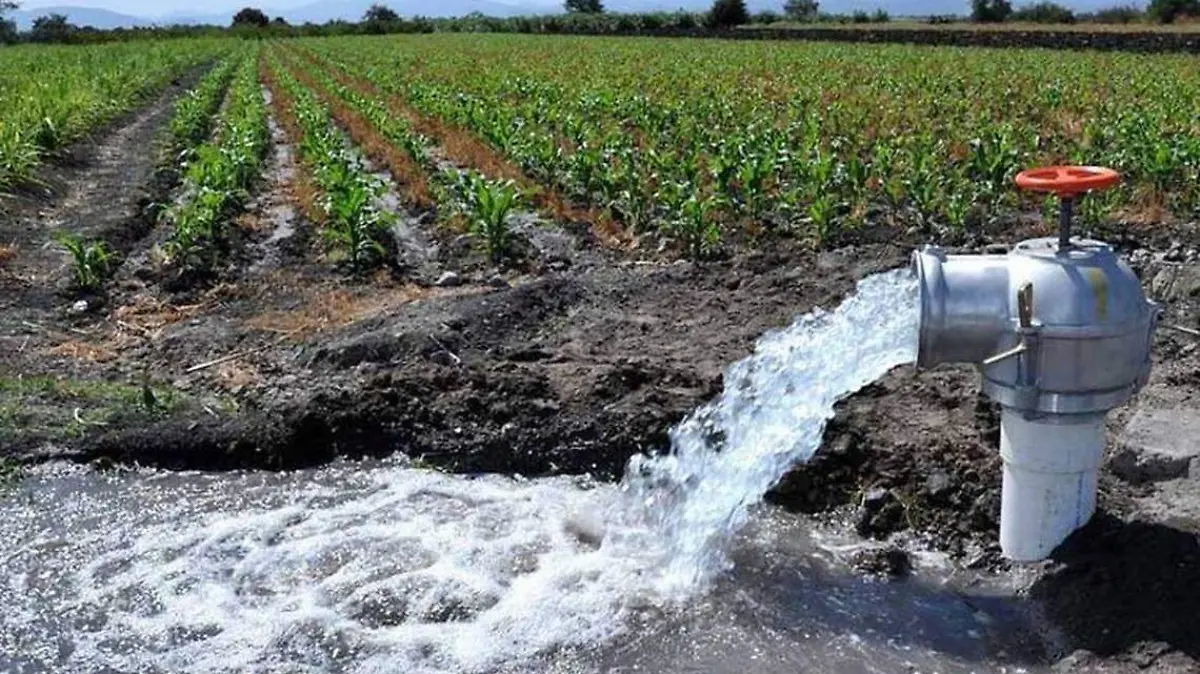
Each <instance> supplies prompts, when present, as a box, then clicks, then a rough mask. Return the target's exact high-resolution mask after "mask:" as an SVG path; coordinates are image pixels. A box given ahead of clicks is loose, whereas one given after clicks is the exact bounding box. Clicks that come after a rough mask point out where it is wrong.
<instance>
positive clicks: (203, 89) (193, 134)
mask: <svg viewBox="0 0 1200 674" xmlns="http://www.w3.org/2000/svg"><path fill="white" fill-rule="evenodd" d="M234 65H235V62H234V61H233V60H226V61H224V62H222V63H220V64H219V65H217V66H216V67H215V68H213V69H212V70H210V71H208V73H207V74H206V75H205V76H204V78H203V79H201V80H200V83H199V84H198V85H196V87H195V88H194V89H192V90H191V91H189V92H187V93H186V94H184V95H183V96H182V97H181V98H180V99H179V101H178V102H176V104H175V114H174V116H172V117H171V136H172V138H173V140H174V146H175V150H176V151H182V150H186V149H190V148H193V147H195V146H196V145H197V144H199V143H200V142H202V141H204V140H205V139H206V138H208V134H209V131H211V130H212V123H213V118H214V116H215V114H216V112H217V109H218V108H220V107H221V101H222V99H223V98H224V94H225V88H226V85H228V84H229V80H230V79H231V78H232V77H233V69H234Z"/></svg>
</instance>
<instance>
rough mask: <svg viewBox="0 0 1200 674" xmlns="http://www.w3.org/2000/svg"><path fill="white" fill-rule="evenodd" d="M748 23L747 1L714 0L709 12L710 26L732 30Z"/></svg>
mask: <svg viewBox="0 0 1200 674" xmlns="http://www.w3.org/2000/svg"><path fill="white" fill-rule="evenodd" d="M746 23H750V12H749V11H747V10H746V0H714V2H713V5H712V9H710V10H709V11H708V25H709V26H710V27H712V28H731V27H733V26H741V25H743V24H746Z"/></svg>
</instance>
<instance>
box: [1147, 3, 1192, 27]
mask: <svg viewBox="0 0 1200 674" xmlns="http://www.w3.org/2000/svg"><path fill="white" fill-rule="evenodd" d="M1146 13H1147V14H1148V15H1149V16H1150V17H1151V18H1153V19H1154V20H1156V21H1158V22H1160V23H1175V21H1176V19H1179V18H1181V17H1185V16H1190V17H1200V0H1150V5H1149V6H1148V7H1147V8H1146Z"/></svg>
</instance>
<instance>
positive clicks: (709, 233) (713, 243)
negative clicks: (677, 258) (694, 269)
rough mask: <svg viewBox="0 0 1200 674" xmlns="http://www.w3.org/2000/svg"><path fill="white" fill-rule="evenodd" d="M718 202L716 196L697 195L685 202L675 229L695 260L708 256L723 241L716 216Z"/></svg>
mask: <svg viewBox="0 0 1200 674" xmlns="http://www.w3.org/2000/svg"><path fill="white" fill-rule="evenodd" d="M718 204H719V201H718V199H716V198H715V197H708V198H700V197H697V196H696V195H692V196H691V197H688V199H687V200H686V201H684V202H683V207H682V209H681V211H682V212H681V214H680V218H679V220H678V221H676V223H675V227H674V231H675V234H676V235H677V236H678V237H679V239H680V241H682V242H683V245H684V247H685V249H686V250H687V252H688V255H690V256H691V258H692V259H694V260H698V259H701V258H704V257H707V256H708V255H710V254H711V253H713V252H714V251H715V250H716V248H717V246H718V245H720V243H721V228H720V226H719V225H718V224H717V222H716V220H715V218H714V212H715V211H716V210H717V207H718Z"/></svg>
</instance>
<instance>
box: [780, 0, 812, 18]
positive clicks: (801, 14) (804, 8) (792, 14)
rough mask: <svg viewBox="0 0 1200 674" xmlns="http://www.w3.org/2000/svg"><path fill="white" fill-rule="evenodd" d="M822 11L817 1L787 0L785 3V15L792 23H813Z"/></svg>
mask: <svg viewBox="0 0 1200 674" xmlns="http://www.w3.org/2000/svg"><path fill="white" fill-rule="evenodd" d="M820 9H821V6H820V4H819V3H818V2H817V0H787V2H785V3H783V13H784V14H787V18H789V19H791V20H792V21H804V22H806V23H807V22H809V21H813V20H815V19H816V18H817V14H818V12H820Z"/></svg>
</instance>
